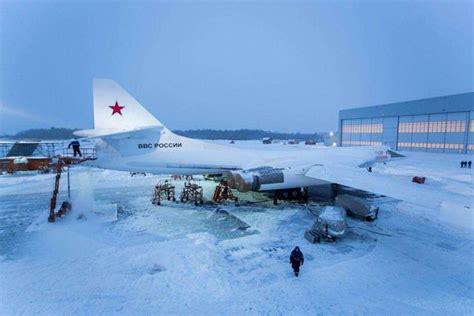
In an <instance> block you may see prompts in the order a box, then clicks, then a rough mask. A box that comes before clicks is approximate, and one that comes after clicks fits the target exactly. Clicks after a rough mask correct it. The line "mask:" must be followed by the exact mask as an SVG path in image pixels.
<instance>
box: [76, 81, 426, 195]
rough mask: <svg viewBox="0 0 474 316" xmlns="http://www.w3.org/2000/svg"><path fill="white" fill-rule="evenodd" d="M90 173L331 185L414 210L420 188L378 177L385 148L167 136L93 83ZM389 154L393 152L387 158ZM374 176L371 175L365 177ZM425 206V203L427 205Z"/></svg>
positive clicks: (247, 186) (265, 185)
mask: <svg viewBox="0 0 474 316" xmlns="http://www.w3.org/2000/svg"><path fill="white" fill-rule="evenodd" d="M93 105H94V129H90V130H81V131H77V132H76V133H75V134H76V135H78V136H81V137H87V138H92V139H94V140H95V142H94V143H95V146H96V151H97V159H95V160H91V161H88V162H87V164H88V165H90V166H93V167H98V168H104V169H113V170H122V171H130V172H145V173H152V174H166V175H213V174H214V175H215V174H223V175H225V176H226V178H227V179H228V182H229V184H230V187H231V188H234V189H237V190H238V191H240V192H248V191H260V192H262V191H263V192H265V191H278V190H289V189H303V188H307V187H310V186H314V185H319V184H322V183H328V182H329V183H337V184H341V185H346V186H350V187H354V188H357V189H361V190H365V191H369V192H372V193H377V194H381V195H387V196H391V197H394V198H398V199H402V200H409V201H412V202H419V201H420V195H422V194H423V188H422V186H420V185H418V186H416V185H413V184H411V183H409V182H408V184H407V181H406V179H399V178H394V177H389V176H386V175H384V174H383V173H379V172H377V169H376V165H378V164H380V163H387V162H388V161H390V160H391V154H390V153H391V151H390V150H389V148H388V147H387V146H360V147H316V148H314V147H313V148H311V149H305V150H284V148H283V147H282V150H264V149H259V150H256V149H246V148H237V147H235V146H232V145H221V144H215V143H211V142H207V141H202V140H197V139H191V138H187V137H183V136H179V135H176V134H174V133H173V132H172V131H171V130H169V129H168V128H166V127H165V126H164V125H163V124H162V123H161V122H160V121H159V120H158V119H156V118H155V117H154V116H153V115H152V114H151V113H150V112H148V111H147V110H146V109H145V108H144V107H143V106H142V105H141V104H140V103H138V101H137V100H135V98H134V97H132V96H131V95H130V94H129V93H127V92H126V91H125V90H124V89H123V88H122V87H121V86H119V85H118V84H117V83H116V82H114V81H113V80H109V79H94V81H93ZM392 153H393V152H392ZM369 168H370V170H372V168H374V172H367V170H368V169H369ZM427 200H430V199H427Z"/></svg>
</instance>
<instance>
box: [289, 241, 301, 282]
mask: <svg viewBox="0 0 474 316" xmlns="http://www.w3.org/2000/svg"><path fill="white" fill-rule="evenodd" d="M290 263H291V267H292V268H293V271H294V272H295V276H298V274H299V273H300V266H302V265H303V263H304V256H303V253H302V252H301V250H300V247H298V246H297V247H295V249H293V251H292V252H291V255H290Z"/></svg>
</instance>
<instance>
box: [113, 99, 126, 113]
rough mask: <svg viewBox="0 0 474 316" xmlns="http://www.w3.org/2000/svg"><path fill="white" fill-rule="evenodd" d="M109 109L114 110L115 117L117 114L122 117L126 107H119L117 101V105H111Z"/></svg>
mask: <svg viewBox="0 0 474 316" xmlns="http://www.w3.org/2000/svg"><path fill="white" fill-rule="evenodd" d="M109 108H111V109H112V115H114V114H115V113H118V114H120V115H122V109H123V108H124V106H121V105H119V104H118V102H117V101H115V105H114V106H112V105H109Z"/></svg>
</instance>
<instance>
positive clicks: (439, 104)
mask: <svg viewBox="0 0 474 316" xmlns="http://www.w3.org/2000/svg"><path fill="white" fill-rule="evenodd" d="M469 111H474V92H468V93H461V94H453V95H448V96H442V97H435V98H428V99H420V100H413V101H405V102H396V103H389V104H383V105H374V106H367V107H360V108H352V109H347V110H341V111H339V120H345V119H356V118H368V117H387V116H401V115H419V114H428V113H448V112H469Z"/></svg>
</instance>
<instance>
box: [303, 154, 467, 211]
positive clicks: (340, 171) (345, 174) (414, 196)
mask: <svg viewBox="0 0 474 316" xmlns="http://www.w3.org/2000/svg"><path fill="white" fill-rule="evenodd" d="M378 168H380V169H381V170H377V169H378ZM383 170H384V168H383V166H381V167H374V168H373V172H368V171H367V169H365V168H359V167H354V166H345V165H342V164H338V163H336V162H332V163H327V164H324V165H318V166H312V167H311V168H310V169H309V170H308V172H307V173H306V176H307V177H312V178H315V179H319V180H324V181H328V182H332V183H337V184H341V185H345V186H349V187H352V188H356V189H360V190H364V191H368V192H371V193H375V194H380V195H384V196H388V197H392V198H395V199H398V200H402V201H407V202H410V203H413V204H415V205H420V206H423V207H431V208H434V209H439V208H440V206H441V205H442V204H443V202H444V201H445V200H446V196H445V195H443V194H442V193H440V192H439V189H440V188H441V187H442V185H443V184H442V183H440V182H439V181H436V179H428V181H427V182H426V183H425V184H418V183H414V182H412V176H408V175H393V174H389V173H384V172H383ZM413 176H414V175H413ZM450 196H451V199H452V198H453V196H456V197H455V199H456V200H457V201H458V202H459V204H462V205H469V204H470V202H469V201H467V200H466V196H464V195H461V194H457V193H454V192H453V193H450Z"/></svg>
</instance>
